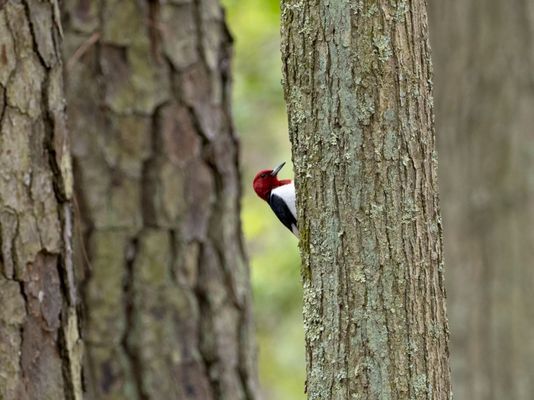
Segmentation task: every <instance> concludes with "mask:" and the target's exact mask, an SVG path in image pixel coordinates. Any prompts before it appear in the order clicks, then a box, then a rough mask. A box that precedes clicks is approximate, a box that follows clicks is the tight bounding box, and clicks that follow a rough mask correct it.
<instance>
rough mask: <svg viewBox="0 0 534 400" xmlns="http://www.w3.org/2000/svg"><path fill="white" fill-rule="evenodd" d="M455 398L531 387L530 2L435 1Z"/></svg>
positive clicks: (533, 15)
mask: <svg viewBox="0 0 534 400" xmlns="http://www.w3.org/2000/svg"><path fill="white" fill-rule="evenodd" d="M430 4H431V5H432V7H431V17H432V22H433V24H432V25H431V26H432V36H433V42H434V50H435V54H436V57H435V59H436V63H435V65H436V79H437V80H436V94H437V97H436V104H437V112H436V114H437V126H438V132H439V146H440V155H441V160H442V161H443V162H442V165H443V168H441V176H440V178H441V183H442V185H441V187H442V190H443V194H444V196H443V199H444V202H443V206H444V207H443V208H444V220H445V250H446V259H447V261H448V263H449V264H450V265H451V268H450V269H449V275H448V278H449V280H448V289H449V299H450V315H451V332H452V341H451V349H452V359H451V363H452V364H451V365H452V371H453V381H454V387H455V393H456V395H457V397H458V398H459V399H472V400H478V399H484V400H491V399H510V400H521V399H531V398H532V396H533V393H534V381H533V380H532V374H533V371H534V341H533V340H532V332H533V329H534V297H533V296H532V284H533V283H534V269H533V268H532V267H533V260H534V230H533V226H534V180H533V179H532V177H533V176H534V141H533V138H534V136H533V132H534V131H533V126H534V112H533V110H534V86H533V85H532V71H534V53H533V52H532V49H533V40H534V30H533V29H534V7H533V5H532V2H530V1H528V0H520V1H516V2H502V1H498V0H489V1H485V2H478V1H473V0H467V1H466V0H456V1H439V0H432V1H430Z"/></svg>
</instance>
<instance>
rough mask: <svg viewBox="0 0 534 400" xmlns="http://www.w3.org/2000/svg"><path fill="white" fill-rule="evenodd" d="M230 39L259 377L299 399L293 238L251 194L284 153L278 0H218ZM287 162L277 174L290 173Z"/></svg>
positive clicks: (269, 392) (279, 393) (275, 391)
mask: <svg viewBox="0 0 534 400" xmlns="http://www.w3.org/2000/svg"><path fill="white" fill-rule="evenodd" d="M223 3H224V4H225V6H226V10H227V18H228V23H229V26H230V30H231V31H232V34H233V35H234V39H235V58H234V94H233V96H234V106H233V109H234V117H235V121H236V126H237V130H238V133H239V136H240V139H241V143H242V148H241V157H242V165H243V167H244V170H243V177H244V190H243V192H244V199H243V213H242V219H243V226H244V231H245V237H246V240H247V246H248V253H249V256H250V258H251V266H252V284H253V292H254V312H255V317H256V330H257V337H258V343H259V352H260V357H259V360H260V380H261V384H262V389H263V391H264V393H265V397H266V398H267V399H282V400H284V399H292V400H299V399H304V398H305V396H304V393H303V392H304V375H305V361H304V333H303V327H302V313H301V309H302V288H301V284H300V259H299V255H298V248H297V241H296V240H295V238H294V237H293V236H292V235H291V233H290V232H289V231H288V230H287V229H286V228H285V227H284V226H283V225H282V224H280V223H279V222H278V221H277V220H276V217H275V216H274V215H273V214H272V212H271V210H270V208H269V206H268V205H267V204H266V203H265V202H263V201H262V200H260V199H259V198H257V197H256V195H255V194H254V192H253V190H252V185H251V183H252V178H253V177H254V175H255V173H256V172H257V171H258V170H259V169H263V168H271V167H273V166H274V165H275V164H278V163H279V162H281V161H290V145H289V138H288V134H287V119H286V112H285V106H284V102H283V95H282V87H281V84H280V82H281V79H282V74H281V60H280V35H279V30H280V29H279V24H280V23H279V19H280V10H279V1H278V0H247V1H243V0H223ZM290 164H291V163H289V162H288V165H287V166H286V167H285V168H284V169H283V170H282V172H281V176H282V177H292V174H293V172H292V171H291V167H290Z"/></svg>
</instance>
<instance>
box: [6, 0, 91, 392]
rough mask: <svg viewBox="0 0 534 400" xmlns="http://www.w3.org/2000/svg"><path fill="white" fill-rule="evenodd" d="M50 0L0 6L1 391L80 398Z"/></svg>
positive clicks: (58, 67)
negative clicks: (0, 172)
mask: <svg viewBox="0 0 534 400" xmlns="http://www.w3.org/2000/svg"><path fill="white" fill-rule="evenodd" d="M57 7H58V4H57V2H56V1H55V0H53V1H49V2H46V3H43V2H39V1H33V0H26V1H20V2H12V1H10V2H5V3H2V5H0V170H1V171H2V177H1V178H0V238H1V240H0V242H1V257H0V304H1V305H2V306H1V307H0V398H2V399H6V400H11V399H12V400H25V399H81V398H82V384H81V364H82V361H81V356H82V346H81V341H80V337H79V332H78V316H77V312H76V306H77V295H76V287H75V284H74V271H73V264H72V252H71V249H72V244H71V241H72V210H71V197H72V170H71V158H70V153H69V151H70V150H69V143H68V135H67V130H66V125H65V110H64V108H65V100H64V93H63V77H62V73H63V65H62V62H61V49H60V46H61V40H62V39H61V25H60V22H59V19H58V18H57V17H58V15H57V10H58V8H57Z"/></svg>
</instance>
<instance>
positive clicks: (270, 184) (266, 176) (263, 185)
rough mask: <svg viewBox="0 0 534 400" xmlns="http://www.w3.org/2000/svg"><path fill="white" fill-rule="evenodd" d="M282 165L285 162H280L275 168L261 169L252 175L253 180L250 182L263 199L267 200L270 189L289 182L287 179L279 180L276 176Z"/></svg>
mask: <svg viewBox="0 0 534 400" xmlns="http://www.w3.org/2000/svg"><path fill="white" fill-rule="evenodd" d="M284 165H285V162H283V163H282V164H280V165H279V166H278V167H276V168H275V169H262V170H261V171H260V172H258V173H257V174H256V176H255V177H254V182H253V184H252V185H253V186H254V191H255V192H256V194H257V195H258V196H259V197H261V198H262V199H263V200H265V201H269V196H270V194H271V190H273V189H274V188H277V187H278V186H282V185H285V184H287V183H290V182H291V181H290V180H289V179H284V180H281V181H280V180H278V178H277V176H276V175H278V172H280V170H281V169H282V167H283V166H284Z"/></svg>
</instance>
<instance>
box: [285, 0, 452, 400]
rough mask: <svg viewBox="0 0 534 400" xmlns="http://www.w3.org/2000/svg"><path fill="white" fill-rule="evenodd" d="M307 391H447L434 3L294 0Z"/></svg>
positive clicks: (385, 395) (332, 395)
mask: <svg viewBox="0 0 534 400" xmlns="http://www.w3.org/2000/svg"><path fill="white" fill-rule="evenodd" d="M282 36H283V39H282V41H283V43H282V53H283V61H284V75H285V82H284V83H285V95H286V101H287V104H288V112H289V124H290V136H291V141H292V149H293V158H294V163H295V169H296V185H297V198H298V210H299V229H300V232H301V238H300V248H301V254H302V259H303V266H302V275H303V283H304V324H305V336H306V353H307V391H308V398H309V399H321V400H325V399H353V398H354V399H363V398H367V399H444V400H445V399H447V400H448V399H449V398H450V382H449V366H448V345H447V342H448V329H447V319H446V312H445V291H444V284H443V260H442V241H441V223H440V213H439V202H438V187H437V178H436V173H437V171H436V154H435V148H434V130H433V113H432V85H431V67H430V65H431V64H430V54H429V45H428V33H427V14H426V9H425V1H423V0H414V1H411V2H410V3H409V5H408V4H406V3H405V2H399V3H397V2H391V1H386V0H380V1H378V2H375V1H372V2H371V1H363V2H362V1H359V2H358V1H340V2H331V1H326V0H318V1H313V2H312V1H297V0H285V1H284V2H283V7H282Z"/></svg>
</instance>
